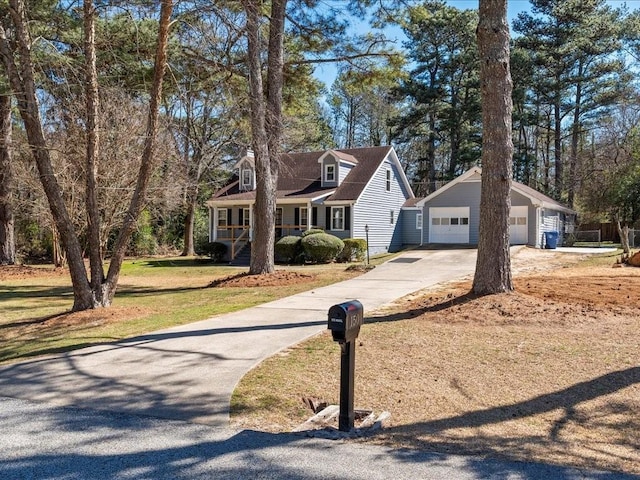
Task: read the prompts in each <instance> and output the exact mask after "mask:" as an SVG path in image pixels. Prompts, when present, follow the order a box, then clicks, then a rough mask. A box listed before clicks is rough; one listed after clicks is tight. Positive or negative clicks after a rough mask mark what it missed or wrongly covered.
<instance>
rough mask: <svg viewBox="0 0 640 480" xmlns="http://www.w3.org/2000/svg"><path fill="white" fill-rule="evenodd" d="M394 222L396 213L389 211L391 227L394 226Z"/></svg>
mask: <svg viewBox="0 0 640 480" xmlns="http://www.w3.org/2000/svg"><path fill="white" fill-rule="evenodd" d="M393 220H394V212H393V210H389V223H390V224H391V225H393Z"/></svg>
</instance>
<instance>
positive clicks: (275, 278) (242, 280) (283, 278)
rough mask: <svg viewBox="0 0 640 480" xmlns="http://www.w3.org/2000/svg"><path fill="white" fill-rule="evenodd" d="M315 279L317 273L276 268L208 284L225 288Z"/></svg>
mask: <svg viewBox="0 0 640 480" xmlns="http://www.w3.org/2000/svg"><path fill="white" fill-rule="evenodd" d="M314 279H315V275H309V274H306V273H298V272H289V271H286V270H276V271H275V272H273V273H267V274H265V275H249V274H248V273H239V274H237V275H230V276H228V277H224V278H220V279H218V280H214V281H213V282H211V283H210V284H209V285H208V286H209V287H224V288H230V287H231V288H234V287H235V288H253V287H280V286H287V285H293V284H298V283H307V282H312V281H313V280H314Z"/></svg>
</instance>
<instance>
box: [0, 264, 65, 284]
mask: <svg viewBox="0 0 640 480" xmlns="http://www.w3.org/2000/svg"><path fill="white" fill-rule="evenodd" d="M63 275H69V270H68V269H66V268H51V267H49V266H42V267H30V266H27V265H0V280H23V279H27V278H35V277H61V276H63Z"/></svg>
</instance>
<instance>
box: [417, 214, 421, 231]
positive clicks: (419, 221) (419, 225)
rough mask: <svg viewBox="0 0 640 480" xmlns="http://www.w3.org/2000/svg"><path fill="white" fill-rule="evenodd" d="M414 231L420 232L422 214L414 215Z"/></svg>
mask: <svg viewBox="0 0 640 480" xmlns="http://www.w3.org/2000/svg"><path fill="white" fill-rule="evenodd" d="M416 230H422V214H421V213H418V214H417V215H416Z"/></svg>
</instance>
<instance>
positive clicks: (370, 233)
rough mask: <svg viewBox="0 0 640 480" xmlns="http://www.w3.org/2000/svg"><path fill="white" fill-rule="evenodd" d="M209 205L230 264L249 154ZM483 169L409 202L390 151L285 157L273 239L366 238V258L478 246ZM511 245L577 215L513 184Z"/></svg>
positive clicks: (242, 229) (241, 227)
mask: <svg viewBox="0 0 640 480" xmlns="http://www.w3.org/2000/svg"><path fill="white" fill-rule="evenodd" d="M234 169H235V171H236V174H235V175H234V176H233V177H232V178H231V179H230V180H229V182H228V183H227V184H226V185H225V186H224V187H223V188H222V189H220V190H219V191H218V192H216V193H215V194H214V195H213V197H212V198H211V199H210V200H209V201H208V202H207V204H208V206H209V239H210V241H217V242H222V243H225V244H226V245H227V246H228V254H229V255H228V256H229V259H230V260H232V259H233V258H235V256H236V255H237V254H238V253H239V252H240V251H241V250H242V249H243V248H244V247H245V246H246V245H248V244H249V243H250V242H251V241H252V240H253V233H252V225H253V215H255V213H254V211H253V205H254V203H255V186H256V176H255V163H254V158H253V155H252V154H251V153H250V152H249V153H247V155H245V156H244V157H243V158H241V159H240V160H239V161H238V162H237V163H236V165H235V167H234ZM481 176H482V169H481V168H480V167H473V168H471V169H470V170H468V171H467V172H465V173H463V174H462V175H460V176H459V177H457V178H456V179H454V180H452V181H451V182H449V183H447V184H446V185H444V186H443V187H441V188H440V189H438V190H436V191H435V192H433V193H431V194H430V195H428V196H427V197H425V198H415V197H414V195H413V191H412V189H411V186H410V184H409V181H408V180H407V177H406V175H405V173H404V170H403V169H402V166H401V164H400V161H399V160H398V157H397V155H396V152H395V150H394V149H393V147H389V146H387V147H370V148H354V149H347V150H343V149H340V150H326V151H322V152H309V153H292V154H284V155H283V156H282V158H281V165H280V174H279V177H278V186H277V204H276V205H277V208H276V237H277V238H280V237H282V236H285V235H300V234H302V232H303V231H305V230H308V229H311V228H321V229H323V230H325V231H327V232H328V233H331V234H332V235H335V236H337V237H340V238H363V239H366V238H367V237H368V240H369V252H370V253H371V254H376V253H382V252H387V251H395V250H399V249H401V248H403V247H406V246H422V245H430V244H431V245H438V244H456V245H477V243H478V235H479V224H480V187H481ZM511 205H512V206H511V213H510V229H509V232H510V241H511V244H512V245H529V246H532V247H538V248H542V247H545V232H550V231H556V232H558V237H559V238H558V245H562V242H563V236H564V235H565V234H566V233H569V232H572V231H573V225H574V223H575V220H576V212H575V211H573V210H571V209H569V208H567V207H565V206H564V205H562V204H560V203H558V202H557V201H555V200H553V199H552V198H549V197H547V196H546V195H543V194H542V193H540V192H538V191H536V190H534V189H533V188H531V187H529V186H527V185H524V184H522V183H518V182H515V181H514V182H513V183H512V187H511Z"/></svg>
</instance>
